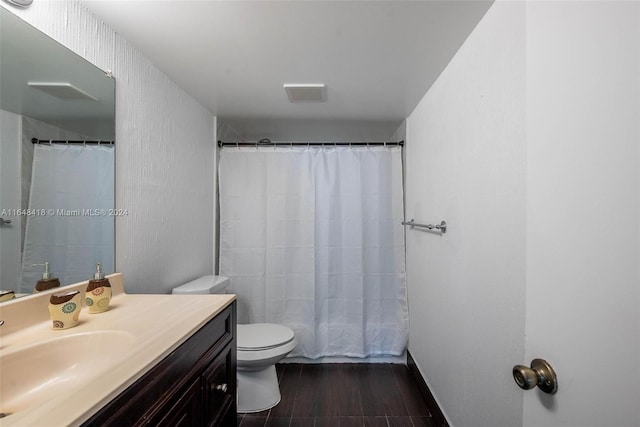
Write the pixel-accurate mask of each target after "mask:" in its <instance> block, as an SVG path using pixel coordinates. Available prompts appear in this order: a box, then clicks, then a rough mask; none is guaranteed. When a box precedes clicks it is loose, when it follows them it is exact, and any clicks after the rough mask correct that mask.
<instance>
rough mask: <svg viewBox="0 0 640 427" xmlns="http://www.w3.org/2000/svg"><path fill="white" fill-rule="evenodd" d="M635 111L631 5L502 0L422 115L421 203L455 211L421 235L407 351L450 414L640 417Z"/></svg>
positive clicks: (417, 170) (467, 418)
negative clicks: (533, 378)
mask: <svg viewBox="0 0 640 427" xmlns="http://www.w3.org/2000/svg"><path fill="white" fill-rule="evenodd" d="M639 123H640V3H639V2H625V1H623V2H598V1H596V2H583V1H578V2H537V1H531V2H506V1H504V2H503V1H497V2H496V3H494V5H493V6H492V7H491V9H490V10H489V11H488V12H487V14H486V15H485V17H484V19H483V20H482V21H481V22H480V23H479V25H478V26H477V28H476V29H475V30H474V31H473V33H472V34H471V35H470V37H469V38H468V40H467V41H466V42H465V44H464V45H463V46H462V48H461V49H460V50H459V51H458V53H457V54H456V56H455V57H454V59H453V60H452V61H451V63H450V64H449V66H448V67H447V69H446V70H445V71H444V72H443V74H442V75H441V76H440V78H439V79H438V81H437V82H436V83H435V84H434V86H433V87H432V88H431V89H430V90H429V92H428V93H427V94H426V96H425V97H424V99H423V100H422V101H421V102H420V104H419V105H418V107H417V108H416V110H415V111H414V112H413V113H412V114H411V116H410V117H409V118H408V120H407V150H406V156H407V163H406V164H407V182H406V188H407V191H406V197H407V217H409V218H410V217H414V218H416V220H420V221H428V222H432V221H439V220H440V219H441V218H442V219H446V220H447V221H448V222H449V224H450V229H449V231H448V232H447V234H446V235H445V236H442V237H439V236H435V235H429V234H424V233H422V234H421V233H417V232H415V231H407V281H408V288H409V302H410V316H411V326H410V343H409V349H410V351H411V353H412V354H413V356H414V358H415V359H416V361H417V363H418V366H419V368H420V369H421V371H422V373H423V375H424V376H425V378H426V380H427V382H428V384H429V386H430V388H431V390H432V392H433V393H434V394H435V397H436V399H437V400H438V401H439V403H440V405H441V407H442V408H443V409H444V412H445V414H446V415H447V417H448V419H449V421H450V422H451V424H452V425H454V426H456V427H462V426H471V427H481V426H487V427H489V426H491V427H501V426H505V427H511V426H517V425H524V426H526V427H529V426H530V427H542V426H576V427H577V426H580V427H585V426H592V427H596V426H603V425H607V426H623V427H627V426H635V425H640V406H639V405H638V402H639V401H640V400H639V399H640V392H639V391H638V390H640V310H639V307H640V289H639V283H640V271H639V267H638V265H639V264H638V261H639V260H640V145H639V141H640V125H639ZM525 337H526V338H525ZM525 350H526V351H525ZM534 357H543V358H545V359H547V360H549V361H550V362H551V363H552V365H553V366H554V367H555V369H556V372H557V374H558V380H559V384H560V385H559V391H558V393H557V394H556V395H555V396H553V397H551V396H549V395H546V394H543V393H541V392H540V391H538V390H533V391H528V392H523V391H521V390H519V389H517V388H516V386H515V384H514V382H513V379H512V378H511V367H512V366H513V365H514V364H519V363H526V364H528V363H529V362H530V360H531V359H533V358H534Z"/></svg>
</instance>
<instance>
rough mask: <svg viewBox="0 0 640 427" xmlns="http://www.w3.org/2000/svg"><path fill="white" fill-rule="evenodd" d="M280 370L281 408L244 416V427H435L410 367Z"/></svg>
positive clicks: (293, 366)
mask: <svg viewBox="0 0 640 427" xmlns="http://www.w3.org/2000/svg"><path fill="white" fill-rule="evenodd" d="M276 370H277V372H278V380H279V382H280V392H281V394H282V400H281V401H280V403H279V404H278V405H277V406H276V407H274V408H271V409H270V410H268V411H264V412H258V413H255V414H246V415H242V414H238V426H240V427H253V426H288V427H297V426H300V427H324V426H328V427H342V426H348V427H351V426H354V427H355V426H358V427H361V426H371V427H378V426H380V427H383V426H386V427H394V426H398V427H401V426H408V427H411V426H415V427H418V426H429V427H435V423H434V422H433V419H432V418H431V414H430V413H429V410H428V409H427V405H426V403H425V402H424V400H422V397H421V395H420V392H419V390H418V388H417V385H416V384H415V382H414V380H413V377H412V376H411V375H410V374H409V370H408V368H407V367H406V366H405V365H398V364H361V363H345V364H342V363H341V364H297V363H296V364H293V363H284V364H278V365H276Z"/></svg>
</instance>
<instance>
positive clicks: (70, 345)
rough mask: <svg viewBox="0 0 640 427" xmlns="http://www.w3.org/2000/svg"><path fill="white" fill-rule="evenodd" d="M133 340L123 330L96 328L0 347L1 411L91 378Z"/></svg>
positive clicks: (43, 398)
mask: <svg viewBox="0 0 640 427" xmlns="http://www.w3.org/2000/svg"><path fill="white" fill-rule="evenodd" d="M53 333H54V334H55V333H59V332H58V331H55V332H53ZM134 341H135V339H134V337H133V335H131V334H129V333H126V332H121V331H96V332H83V333H77V334H69V335H64V336H61V337H56V338H51V339H49V340H46V341H40V342H38V343H35V344H31V345H27V346H21V347H19V348H9V349H7V350H4V351H2V353H1V354H0V413H1V414H5V415H8V414H11V413H14V412H17V411H21V410H23V409H26V408H28V407H30V406H33V405H37V404H38V403H40V402H43V401H46V400H48V399H50V398H52V397H54V396H56V395H57V394H59V393H60V392H61V391H64V390H65V389H68V388H69V387H72V386H75V385H77V384H79V383H84V382H87V381H91V380H92V378H93V377H94V376H96V375H97V374H99V373H101V372H103V371H104V370H106V369H109V367H110V366H113V364H114V363H116V362H117V361H118V360H120V359H121V357H123V356H124V355H126V354H127V351H128V349H129V348H131V347H132V345H133V344H134Z"/></svg>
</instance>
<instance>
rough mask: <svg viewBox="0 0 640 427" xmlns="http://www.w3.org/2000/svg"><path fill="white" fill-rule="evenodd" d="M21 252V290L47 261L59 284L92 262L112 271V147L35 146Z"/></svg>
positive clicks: (82, 273)
mask: <svg viewBox="0 0 640 427" xmlns="http://www.w3.org/2000/svg"><path fill="white" fill-rule="evenodd" d="M34 149H35V151H34V157H33V172H32V178H31V192H30V196H29V209H30V210H31V211H32V212H33V214H32V215H29V216H27V227H26V230H25V242H24V251H23V256H22V284H21V287H20V290H21V291H22V292H32V291H33V288H34V285H35V283H36V281H37V280H39V279H41V278H42V271H43V267H32V264H39V263H44V262H45V261H46V262H49V263H50V268H51V272H52V273H54V275H55V276H56V277H58V278H59V279H60V283H61V284H63V285H65V284H70V283H76V282H80V281H83V280H88V279H90V278H91V276H92V274H93V273H94V272H95V266H96V263H98V262H100V263H102V265H103V267H104V271H105V272H113V271H114V217H113V216H112V215H109V209H113V207H114V149H113V146H98V145H87V146H77V145H58V144H56V145H51V146H48V145H36V146H35V147H34Z"/></svg>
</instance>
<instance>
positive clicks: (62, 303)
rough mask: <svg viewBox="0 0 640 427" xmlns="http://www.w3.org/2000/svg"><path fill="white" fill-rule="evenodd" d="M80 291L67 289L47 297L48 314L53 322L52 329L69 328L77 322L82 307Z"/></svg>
mask: <svg viewBox="0 0 640 427" xmlns="http://www.w3.org/2000/svg"><path fill="white" fill-rule="evenodd" d="M81 303H82V295H81V294H80V291H67V292H61V293H56V294H53V295H51V297H49V314H50V315H51V320H52V322H53V329H69V328H73V327H74V326H76V325H77V324H78V322H79V320H78V319H79V317H80V309H81V308H82V304H81Z"/></svg>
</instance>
